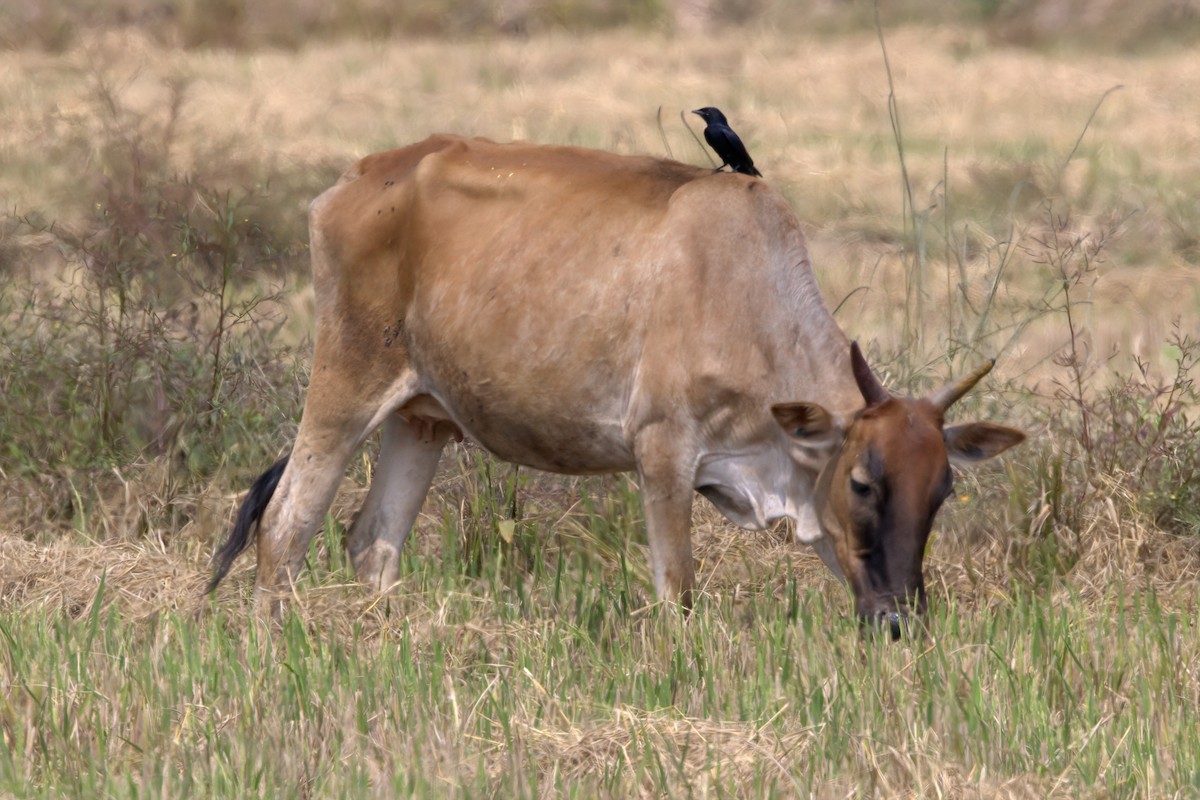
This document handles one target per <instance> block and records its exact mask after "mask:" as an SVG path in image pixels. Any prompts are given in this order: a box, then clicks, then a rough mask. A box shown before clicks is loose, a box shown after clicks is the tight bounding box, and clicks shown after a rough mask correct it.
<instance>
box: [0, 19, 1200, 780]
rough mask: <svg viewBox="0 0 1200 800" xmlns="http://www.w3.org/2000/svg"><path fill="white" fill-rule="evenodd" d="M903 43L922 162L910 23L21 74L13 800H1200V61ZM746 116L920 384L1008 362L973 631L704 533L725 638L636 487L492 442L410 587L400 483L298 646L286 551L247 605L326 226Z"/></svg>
mask: <svg viewBox="0 0 1200 800" xmlns="http://www.w3.org/2000/svg"><path fill="white" fill-rule="evenodd" d="M887 54H888V58H889V61H890V65H891V75H890V77H891V79H892V81H894V87H895V98H896V103H897V108H898V115H899V123H900V132H901V137H900V141H901V143H902V145H903V150H902V153H903V156H902V158H901V155H900V154H899V152H898V148H897V137H896V134H895V130H894V128H893V125H892V123H891V121H890V120H889V111H888V108H889V101H888V98H889V74H888V72H887V70H885V67H884V62H883V58H882V54H881V51H880V44H879V41H878V39H877V38H876V37H875V35H874V34H873V33H850V34H845V35H841V36H836V37H826V38H815V37H810V36H803V35H800V36H796V35H791V34H783V33H772V32H762V31H761V30H760V31H757V32H751V31H749V30H741V31H734V32H730V33H727V34H721V35H712V36H708V37H699V38H686V37H669V36H665V35H658V34H653V35H652V34H647V33H639V34H634V33H630V32H620V31H617V32H608V33H602V34H592V35H588V36H582V37H567V36H565V35H558V34H547V35H544V36H537V37H534V38H531V39H528V40H510V39H477V40H466V41H461V42H457V43H455V42H444V41H433V40H420V41H371V42H362V41H336V42H325V43H321V44H314V45H312V46H310V47H305V48H301V49H298V50H290V51H282V50H280V51H276V50H269V49H253V50H243V51H223V50H211V51H210V50H192V51H184V50H173V49H164V48H163V47H162V46H160V45H159V44H156V43H155V41H154V40H152V39H150V38H148V37H145V36H141V35H140V34H138V33H137V31H136V30H134V31H123V32H111V31H110V32H106V33H103V34H96V35H85V34H80V35H79V36H77V37H75V39H74V40H73V41H72V45H71V46H70V48H68V49H67V50H66V51H64V52H62V53H59V54H54V55H49V54H43V53H37V52H29V51H7V52H0V107H2V108H3V109H4V111H5V121H6V124H5V125H4V126H3V128H2V129H0V164H2V165H3V166H2V167H0V198H2V199H3V201H4V209H5V214H6V216H5V217H4V219H3V220H0V318H2V319H3V320H4V323H3V325H4V328H3V332H4V336H3V342H2V343H0V358H3V359H4V361H3V363H2V364H0V397H3V398H4V408H3V411H2V412H0V478H3V480H4V482H5V486H6V493H5V496H4V497H3V499H2V500H0V686H3V691H2V692H0V737H3V741H4V747H2V748H0V797H6V796H13V797H25V796H47V797H50V796H54V797H59V796H81V797H96V796H120V797H125V796H129V797H133V796H146V795H150V796H182V795H185V794H196V795H210V796H277V795H278V794H281V793H284V792H287V793H296V794H298V795H300V796H306V797H307V796H320V797H325V796H354V797H369V796H395V795H402V796H428V797H446V796H449V797H480V796H486V797H525V796H567V797H580V798H584V797H612V798H624V797H636V796H644V797H657V796H664V795H670V796H681V797H682V796H686V797H794V796H814V797H831V798H832V797H839V798H840V797H934V796H937V797H1029V798H1041V797H1195V796H1200V631H1198V630H1197V618H1198V616H1200V608H1198V596H1200V511H1198V509H1200V474H1198V473H1197V467H1198V465H1200V444H1198V442H1200V438H1197V435H1196V434H1198V433H1200V430H1197V422H1196V419H1197V416H1196V414H1197V410H1198V409H1197V395H1196V389H1195V387H1194V385H1193V384H1192V380H1193V378H1194V376H1195V369H1194V365H1195V362H1196V359H1197V357H1200V350H1197V345H1196V341H1195V337H1196V334H1197V332H1198V326H1197V319H1200V281H1198V280H1197V275H1198V272H1197V270H1198V269H1200V267H1198V264H1200V238H1198V237H1197V234H1196V231H1197V230H1200V200H1198V199H1197V198H1200V161H1197V159H1196V158H1195V154H1196V152H1200V112H1198V111H1197V109H1200V55H1197V53H1196V51H1195V49H1194V48H1190V47H1186V46H1164V47H1162V48H1159V49H1158V50H1156V51H1151V52H1145V53H1142V54H1140V55H1138V56H1122V57H1118V56H1115V55H1111V54H1106V53H1104V52H1096V51H1088V50H1086V49H1079V48H1076V49H1072V50H1070V51H1069V52H1067V51H1063V52H1058V51H1054V50H1052V49H1043V50H1027V49H1020V48H1013V47H1007V46H1002V45H999V44H996V43H995V42H994V41H993V40H991V39H989V37H988V36H987V35H985V33H984V32H982V31H981V30H978V29H975V28H972V27H960V26H942V27H934V26H913V27H906V28H899V29H895V30H889V31H888V34H887ZM1115 87H1119V88H1115ZM1110 90H1112V91H1111V92H1110ZM1106 93H1108V94H1106ZM710 104H711V105H717V106H719V107H721V108H723V109H725V110H726V112H727V113H728V114H729V116H730V118H731V120H732V121H733V123H734V125H735V127H736V128H737V129H738V130H739V131H740V132H741V133H742V135H743V138H744V139H746V141H747V143H748V144H749V146H750V148H751V151H752V153H753V155H754V157H755V160H756V162H757V163H758V164H759V165H760V167H761V168H762V169H763V171H764V172H765V173H766V175H767V179H768V181H769V182H770V183H771V185H772V186H774V187H775V188H776V189H778V190H779V191H781V192H782V193H783V194H784V195H785V196H786V197H787V198H788V199H789V201H790V202H791V203H792V205H793V207H794V208H795V209H796V212H797V214H798V216H799V217H800V218H801V220H802V221H803V223H804V225H805V229H806V232H807V233H808V234H809V236H810V240H811V250H812V255H813V261H814V265H815V268H816V270H817V274H818V277H819V279H820V282H821V285H822V288H823V290H824V292H825V295H826V298H827V301H828V302H829V303H830V305H832V306H837V307H838V311H837V316H838V319H839V321H840V322H841V324H842V325H843V327H844V329H845V330H847V332H848V333H849V334H850V335H852V336H855V337H858V338H860V339H861V340H862V341H864V342H865V343H868V347H869V352H870V353H871V356H872V358H873V360H874V362H875V363H877V364H879V365H880V366H881V371H882V372H883V373H884V375H885V377H886V381H887V382H888V383H889V385H891V386H893V387H897V388H901V389H911V390H917V389H921V388H925V387H927V386H928V385H930V384H931V383H932V382H935V381H939V380H942V379H944V378H945V377H946V376H947V375H949V374H957V373H959V372H961V371H962V370H963V369H964V368H967V367H969V366H972V365H974V364H975V363H976V362H977V361H978V359H979V358H981V357H982V356H983V355H985V354H995V355H998V356H999V359H1000V360H999V363H998V365H997V368H996V370H995V373H994V375H993V376H990V377H989V378H988V379H987V381H986V382H985V385H984V386H982V387H981V390H980V391H978V392H977V393H976V395H975V396H974V397H972V398H971V399H970V400H969V401H964V403H963V404H962V406H963V407H962V408H961V409H959V410H958V411H957V412H956V416H957V417H958V418H960V419H961V418H967V417H969V416H976V417H980V418H991V419H996V420H998V421H1003V422H1006V423H1007V424H1012V425H1017V426H1020V427H1023V428H1025V429H1026V430H1028V431H1029V432H1030V433H1031V438H1030V441H1029V442H1027V443H1026V444H1025V445H1023V446H1022V448H1021V449H1019V450H1018V451H1015V452H1014V453H1013V454H1012V455H1010V456H1007V457H1005V458H1004V459H1002V460H1001V461H1000V463H998V464H995V465H991V466H989V467H988V468H986V469H981V470H978V471H976V472H973V473H970V474H963V475H960V476H959V482H958V496H957V499H955V500H954V501H952V502H951V503H949V504H948V507H947V508H946V509H945V510H943V512H942V514H941V516H940V517H939V520H938V523H937V525H936V526H935V531H936V535H935V538H934V541H933V543H932V545H931V548H930V552H929V556H928V559H927V564H928V572H929V577H930V585H931V591H932V594H933V596H934V598H935V599H934V611H933V614H932V616H931V619H930V621H929V625H928V629H927V630H926V631H924V632H923V633H921V634H920V635H918V636H916V637H914V638H911V639H908V640H906V641H904V642H902V643H900V644H897V645H892V644H891V643H887V642H882V641H877V640H871V639H864V638H862V637H861V636H860V635H859V632H858V630H857V628H856V626H855V624H854V622H853V621H852V620H850V619H849V612H850V602H849V597H848V592H847V591H846V590H845V589H844V588H843V587H841V586H840V585H839V584H837V583H836V581H834V580H833V579H832V578H831V577H830V576H829V575H828V574H827V573H826V572H825V571H824V570H823V568H822V567H821V566H820V564H819V562H818V561H817V560H816V559H815V558H814V557H813V556H812V555H811V554H810V553H808V552H807V551H805V550H802V549H799V548H797V547H796V546H794V545H793V544H791V543H790V542H789V540H788V532H787V531H786V530H783V529H780V530H776V531H772V532H769V533H764V534H748V533H745V532H740V531H738V530H736V529H734V528H732V527H731V526H729V525H728V524H727V523H724V522H723V521H722V520H721V519H720V518H719V516H718V515H717V514H716V513H715V512H714V511H713V510H712V509H711V508H710V507H709V506H707V505H706V504H704V503H702V502H701V503H698V504H697V511H696V518H695V524H696V539H697V548H696V549H697V558H698V560H699V563H698V575H699V579H700V581H701V583H702V586H703V591H702V593H701V599H700V602H699V607H698V609H697V610H696V612H695V613H693V614H692V615H691V616H690V617H689V618H687V619H681V618H680V617H679V616H678V615H677V614H675V613H674V612H672V611H670V610H665V609H663V608H661V607H659V606H657V605H655V604H653V602H652V600H653V598H652V593H651V592H650V590H649V588H648V586H649V580H648V574H647V572H648V570H647V567H646V554H645V543H644V534H643V533H642V532H641V511H640V506H639V503H638V499H637V494H636V489H635V488H634V486H633V483H632V481H631V480H630V479H628V478H627V477H621V476H618V477H611V478H588V479H567V478H555V477H551V476H545V475H540V474H534V473H530V472H529V471H527V470H515V469H513V468H511V467H508V466H505V465H501V464H496V463H493V462H491V461H490V460H489V459H488V458H487V457H486V456H485V455H484V454H482V453H481V452H479V451H478V449H476V448H474V447H473V446H471V445H470V444H469V443H467V444H464V445H460V446H454V447H452V448H450V449H448V451H447V456H446V457H445V458H444V460H443V464H442V470H441V473H440V475H439V478H438V480H437V482H436V483H435V488H434V491H433V492H432V493H431V495H430V499H429V500H428V502H427V504H426V507H425V511H424V513H423V515H422V518H421V520H420V521H419V523H418V529H417V530H416V532H415V533H414V536H413V539H412V540H411V541H410V545H409V548H408V550H407V551H406V556H405V561H404V579H403V581H402V582H401V584H400V586H399V588H398V589H397V591H396V592H395V593H394V594H391V595H388V596H386V597H383V598H380V597H376V596H372V595H370V594H369V593H366V592H364V591H362V590H360V589H359V588H357V587H355V586H354V585H353V576H352V574H351V572H350V570H349V568H348V566H347V564H346V562H345V559H344V556H343V554H342V551H341V547H340V539H341V535H342V531H343V527H342V526H343V525H345V524H348V523H349V521H350V520H351V519H352V518H353V514H354V511H355V509H356V508H357V505H358V503H359V502H360V501H361V498H362V497H363V495H364V493H365V486H366V482H367V480H368V478H369V474H370V469H371V457H372V456H371V446H368V448H367V451H366V452H364V453H363V454H362V457H361V458H360V459H358V460H357V461H356V463H355V464H354V467H353V468H352V470H351V471H350V474H348V476H347V479H346V481H345V483H344V485H343V487H342V491H341V492H340V493H339V497H338V500H337V502H336V503H335V507H334V509H333V511H332V513H331V515H330V519H329V520H328V523H327V525H326V527H325V531H324V533H323V534H321V535H320V536H318V537H317V539H318V540H317V542H316V543H315V544H314V547H313V550H312V552H311V555H310V568H311V569H310V570H309V571H308V572H307V573H306V575H305V577H304V579H303V583H302V585H301V586H299V587H298V590H297V596H296V598H295V601H294V603H293V606H294V610H295V614H294V615H292V616H290V617H289V619H288V620H287V621H286V622H285V624H284V625H283V626H282V629H268V628H263V627H259V626H257V625H256V624H254V623H251V622H250V621H249V620H248V619H247V615H248V610H249V595H250V589H251V586H252V581H253V564H252V561H253V559H252V558H250V557H246V558H244V559H243V560H242V561H240V562H239V563H238V566H237V567H236V568H235V571H234V573H233V574H232V575H231V577H230V578H229V579H228V580H227V581H226V583H225V584H223V585H222V587H221V588H220V589H219V590H218V592H217V593H216V595H215V597H214V598H213V599H211V600H209V599H200V592H201V590H202V587H203V585H204V583H205V581H206V579H207V574H208V567H207V560H208V555H209V554H210V553H211V551H212V549H213V546H214V543H215V542H216V541H217V540H218V539H219V538H220V537H222V536H223V535H224V532H225V531H226V529H227V526H228V525H229V522H230V520H231V518H232V515H233V512H234V509H235V506H236V502H237V500H238V499H239V496H240V494H239V493H240V492H241V491H243V490H244V489H245V487H246V486H247V485H248V483H249V482H250V480H252V479H253V477H254V476H255V475H257V474H258V473H259V472H260V471H261V470H262V469H264V468H265V467H266V466H268V465H269V464H270V463H271V461H272V460H273V459H274V458H276V457H277V456H278V455H279V454H281V453H283V452H285V451H286V449H287V447H288V446H289V444H290V442H291V438H292V435H293V433H294V430H295V425H296V421H297V419H298V415H299V410H300V406H301V402H302V389H303V386H304V384H305V381H306V373H305V370H306V368H307V352H308V347H309V341H310V340H309V336H310V332H311V315H312V310H311V306H312V292H311V287H310V286H309V285H308V281H307V263H306V252H305V247H306V245H305V235H306V234H305V230H304V210H305V205H306V203H307V201H308V200H309V199H311V198H312V197H313V196H315V194H317V193H318V192H319V191H321V189H322V188H324V187H325V186H327V185H328V184H329V183H331V182H332V181H333V180H334V179H335V178H336V176H337V174H338V173H339V172H340V171H341V170H342V169H344V168H345V167H346V166H347V165H348V164H349V163H351V162H352V160H353V159H354V158H356V157H358V156H361V155H363V154H366V153H368V152H371V151H373V150H377V149H381V148H385V147H390V146H393V145H397V144H401V143H406V142H410V141H413V140H417V139H420V138H422V137H424V136H425V135H427V134H429V133H432V132H435V131H455V132H462V133H472V134H479V135H486V136H490V137H492V138H495V139H500V140H505V139H511V138H528V139H532V140H537V141H542V142H560V143H563V142H565V143H574V144H581V145H587V146H594V147H602V148H606V149H612V150H616V151H619V152H630V153H635V152H636V153H654V154H661V155H672V156H673V157H675V158H677V159H680V160H685V161H691V162H694V163H705V160H706V156H705V154H704V152H703V151H702V150H701V149H700V148H699V147H698V146H697V145H696V144H695V142H694V141H693V139H692V137H691V135H690V134H689V133H688V132H687V131H686V130H684V129H683V127H682V125H681V124H680V122H679V113H680V111H681V110H686V109H691V108H696V107H699V106H702V105H710ZM660 108H661V130H660V126H659V124H658V123H657V122H656V112H657V110H658V109H660ZM691 124H692V126H693V130H695V131H697V132H698V131H699V127H698V126H697V125H696V124H695V123H694V122H693V123H691ZM902 168H903V170H902ZM902 172H903V173H906V174H907V181H908V182H907V184H905V183H904V180H903V179H902Z"/></svg>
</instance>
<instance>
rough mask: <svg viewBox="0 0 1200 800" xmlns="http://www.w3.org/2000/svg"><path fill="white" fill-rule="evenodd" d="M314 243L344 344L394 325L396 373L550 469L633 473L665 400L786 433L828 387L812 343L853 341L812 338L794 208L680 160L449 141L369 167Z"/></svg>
mask: <svg viewBox="0 0 1200 800" xmlns="http://www.w3.org/2000/svg"><path fill="white" fill-rule="evenodd" d="M313 237H314V247H316V246H317V243H318V241H319V242H320V246H321V247H322V248H323V249H324V250H325V252H327V253H329V254H331V256H332V257H331V258H329V259H327V261H328V268H327V272H328V274H325V275H317V278H316V282H317V293H318V304H319V313H322V314H323V315H326V316H327V317H328V320H329V321H330V322H331V323H332V325H327V326H325V327H336V326H339V325H340V326H342V327H345V326H347V325H349V326H351V327H353V328H355V329H356V330H359V329H361V330H363V331H368V333H367V334H366V336H367V337H368V341H369V338H370V336H371V335H372V333H370V332H374V331H382V330H383V329H384V328H385V327H387V328H388V329H389V330H391V331H393V333H394V334H395V336H394V337H392V338H393V339H394V341H393V342H392V343H391V344H384V337H382V336H380V337H378V338H379V339H380V341H379V343H378V346H377V348H376V349H377V350H378V352H379V358H380V360H381V361H384V362H386V361H388V360H389V359H392V360H395V361H397V362H403V364H404V365H405V366H407V367H408V368H411V369H414V370H416V371H417V373H418V374H419V375H420V378H421V381H422V386H423V390H424V391H425V392H427V393H428V394H429V395H430V396H431V397H433V398H434V399H436V400H437V401H438V402H439V403H440V404H441V405H442V406H443V407H444V408H445V409H446V410H447V412H448V413H449V415H450V416H451V417H452V418H453V419H454V420H455V421H456V422H457V423H458V424H459V426H460V427H462V428H463V429H464V430H465V431H466V432H467V433H468V434H470V435H471V436H472V437H473V438H475V439H477V440H478V441H480V442H481V443H483V444H484V445H485V446H487V447H488V448H489V449H491V450H492V451H493V452H496V453H497V454H498V455H500V456H502V457H504V458H506V459H509V460H513V461H517V462H520V463H525V464H530V465H532V466H536V467H541V468H546V469H554V470H559V471H566V472H588V471H608V470H617V469H628V468H631V467H632V466H633V454H632V452H631V449H630V443H629V431H630V429H631V428H632V427H636V425H637V424H638V421H639V419H640V418H641V417H642V416H644V415H647V414H659V413H663V409H662V408H660V407H659V406H660V405H661V404H662V403H664V402H675V403H683V404H685V405H690V406H694V407H695V408H694V410H693V411H692V412H690V413H694V414H696V415H698V416H703V415H704V414H705V413H707V411H706V407H707V406H711V405H713V404H716V405H719V406H720V409H721V410H723V411H728V410H729V409H730V408H731V406H732V407H733V408H734V409H735V410H736V411H737V412H738V413H741V412H742V409H743V408H744V409H745V410H746V411H747V412H749V413H750V415H751V417H752V418H753V420H754V421H755V422H754V424H759V422H761V424H763V425H767V424H769V423H770V420H769V417H768V414H767V412H766V409H767V407H768V404H769V403H770V402H772V401H774V400H777V399H778V398H779V397H784V396H787V392H788V391H789V390H790V387H791V385H794V384H797V383H805V382H808V383H811V377H806V376H797V375H795V374H794V373H795V370H794V369H793V367H792V364H793V363H794V360H795V355H796V352H797V350H798V349H800V350H803V349H804V348H803V347H802V346H799V347H798V345H803V340H804V339H805V337H810V338H811V337H812V335H813V331H814V330H815V331H816V332H817V333H818V334H820V335H826V332H825V329H826V328H829V331H828V336H829V337H830V338H831V339H832V340H836V339H840V338H841V334H840V332H839V331H837V329H836V325H833V323H832V320H831V319H828V320H827V322H828V325H825V324H824V323H825V320H824V319H817V320H816V322H817V323H818V324H817V326H816V328H813V325H812V324H811V323H812V319H810V318H811V317H812V316H813V315H814V314H815V315H816V316H817V317H821V315H822V314H823V315H824V317H825V318H828V313H827V312H826V311H825V308H824V305H823V303H822V302H821V298H820V295H819V293H818V291H817V288H816V285H815V282H814V281H813V279H812V274H811V269H810V267H809V265H808V262H807V256H806V254H805V252H804V245H803V237H802V236H801V235H800V232H799V228H798V224H797V223H796V220H795V218H794V217H793V216H792V214H791V212H790V210H789V209H788V208H787V206H786V204H785V203H784V202H783V201H782V199H781V198H779V197H778V195H776V194H775V193H774V192H772V191H771V190H770V189H769V187H767V186H766V184H764V183H763V182H761V181H758V180H755V179H752V178H748V177H745V176H739V175H731V174H717V175H713V174H711V172H710V171H709V170H706V169H701V168H696V167H691V166H687V165H683V164H679V163H677V162H673V161H668V160H664V159H657V158H648V157H628V156H617V155H613V154H609V153H602V152H598V151H591V150H583V149H579V148H569V147H544V146H536V145H529V144H523V143H516V144H506V145H499V144H495V143H492V142H489V141H486V140H480V139H471V140H467V139H460V138H457V137H450V136H439V137H434V138H431V139H429V140H426V141H425V142H421V143H419V144H416V145H413V146H411V147H408V148H403V149H400V150H394V151H390V152H387V153H382V154H377V155H374V156H371V157H369V158H367V159H364V160H363V161H361V162H359V164H358V165H356V167H355V168H354V169H352V170H350V171H349V172H348V173H347V175H346V176H344V177H343V179H342V181H340V182H339V184H338V185H337V186H335V187H334V188H333V189H331V190H330V191H329V192H327V193H326V195H323V196H322V198H321V199H319V200H318V201H317V202H315V203H314V211H313ZM315 261H316V260H315ZM322 335H323V334H322V333H321V332H319V334H318V342H320V337H321V336H322ZM361 336H362V335H361V334H359V335H356V340H357V339H359V338H361ZM842 341H844V340H842ZM801 360H803V359H801ZM802 366H803V365H802Z"/></svg>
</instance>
